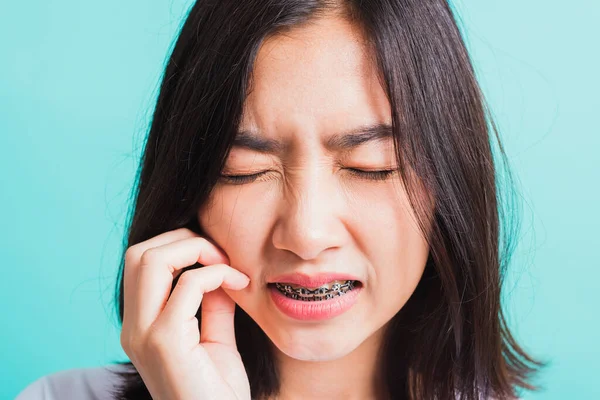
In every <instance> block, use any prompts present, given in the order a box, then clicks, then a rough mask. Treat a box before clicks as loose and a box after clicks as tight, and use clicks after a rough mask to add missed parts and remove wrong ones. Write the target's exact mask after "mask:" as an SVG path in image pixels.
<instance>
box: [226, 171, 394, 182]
mask: <svg viewBox="0 0 600 400" xmlns="http://www.w3.org/2000/svg"><path fill="white" fill-rule="evenodd" d="M345 169H347V170H348V171H350V173H351V174H352V175H354V176H357V177H359V178H362V179H369V180H373V181H383V180H386V179H388V178H389V177H390V176H391V175H392V174H393V173H394V172H396V171H397V170H396V169H386V170H379V171H365V170H362V169H357V168H345ZM268 172H269V171H262V172H258V173H256V174H250V175H224V174H222V175H221V179H222V180H223V181H224V182H226V183H230V184H233V185H243V184H245V183H251V182H254V181H255V180H256V179H257V178H258V177H260V176H262V175H264V174H266V173H268Z"/></svg>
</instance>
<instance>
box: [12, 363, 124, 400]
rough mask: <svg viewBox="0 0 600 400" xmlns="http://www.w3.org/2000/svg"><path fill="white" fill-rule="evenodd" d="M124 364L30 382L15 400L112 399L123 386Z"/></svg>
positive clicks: (60, 374)
mask: <svg viewBox="0 0 600 400" xmlns="http://www.w3.org/2000/svg"><path fill="white" fill-rule="evenodd" d="M125 368H126V367H125V366H124V365H120V364H110V365H105V366H101V367H90V368H74V369H68V370H63V371H58V372H54V373H52V374H49V375H45V376H42V377H40V378H38V379H37V380H35V381H34V382H32V383H30V384H29V385H28V386H27V387H25V389H23V391H21V393H19V395H18V396H17V397H16V399H15V400H59V399H81V400H112V399H113V398H114V397H113V394H114V391H115V389H116V387H117V384H118V383H119V379H118V378H119V377H118V375H117V374H116V372H120V371H125V370H126V369H125Z"/></svg>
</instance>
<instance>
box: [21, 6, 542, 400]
mask: <svg viewBox="0 0 600 400" xmlns="http://www.w3.org/2000/svg"><path fill="white" fill-rule="evenodd" d="M487 117H488V114H487V113H486V110H485V106H484V100H483V97H482V94H481V91H480V89H479V87H478V84H477V81H476V79H475V76H474V73H473V68H472V66H471V63H470V60H469V57H468V53H467V51H466V49H465V46H464V43H463V41H462V39H461V36H460V33H459V30H458V29H457V26H456V23H455V20H454V18H453V14H452V12H451V9H450V7H449V6H448V4H447V3H446V2H445V1H444V0H426V1H423V0H370V1H319V0H308V1H307V0H286V1H282V0H260V1H259V0H252V1H251V0H245V1H243V2H242V1H237V0H226V1H225V0H219V1H216V0H212V1H209V0H202V1H198V2H197V3H196V4H195V5H194V6H193V8H192V9H191V11H190V14H189V16H188V18H187V20H186V22H185V24H184V26H183V28H182V30H181V33H180V36H179V38H178V41H177V43H176V46H175V48H174V49H173V52H172V55H171V58H170V60H169V63H168V66H167V68H166V72H165V75H164V79H163V82H162V86H161V90H160V95H159V98H158V102H157V105H156V110H155V112H154V118H153V121H152V126H151V129H150V132H149V137H148V141H147V144H146V148H145V152H144V155H143V158H142V160H141V164H140V167H141V169H140V170H139V180H138V182H137V187H136V192H135V196H136V197H135V203H134V208H133V213H132V215H131V220H130V229H129V232H128V240H127V250H126V252H124V254H123V258H122V269H121V272H122V273H121V274H120V278H121V279H119V280H118V285H117V298H118V302H119V317H120V319H121V321H122V324H123V327H122V334H121V344H122V346H123V348H124V350H125V352H126V353H127V355H128V356H129V357H130V359H131V363H123V365H121V366H120V367H119V368H114V369H108V368H105V369H102V372H101V370H99V369H93V370H90V371H87V372H89V373H88V374H87V375H85V376H83V377H82V375H81V371H70V372H69V373H63V374H62V375H60V376H58V375H55V376H54V379H53V380H52V381H51V382H46V385H47V386H52V387H54V390H59V389H58V388H60V387H63V388H64V387H66V385H67V384H66V383H65V382H70V385H71V386H70V387H71V389H70V390H73V389H72V388H73V386H72V385H73V384H74V382H75V383H76V382H79V383H81V382H83V381H84V380H86V379H87V382H88V383H90V385H88V386H87V389H83V388H82V389H81V391H80V392H79V393H77V394H75V395H73V396H72V397H73V398H80V399H82V398H86V397H85V396H90V397H89V398H91V394H90V393H89V392H90V391H91V390H96V391H101V392H102V393H100V394H103V395H105V396H106V398H114V399H131V400H133V399H150V398H152V399H160V400H166V399H226V400H227V399H251V398H252V399H268V400H272V399H297V398H304V399H324V398H327V399H329V398H343V399H455V398H461V399H469V400H474V399H490V398H494V399H511V398H514V397H516V396H517V395H518V393H517V389H518V388H526V389H530V390H534V389H536V388H535V387H534V386H533V385H532V384H531V383H530V382H529V381H530V379H531V377H532V375H533V373H535V372H536V370H537V369H538V368H539V367H541V366H543V364H542V363H541V362H538V361H536V360H534V359H532V358H531V357H530V356H529V355H528V354H527V353H526V352H525V351H524V350H523V349H522V348H521V347H520V346H519V345H518V343H516V341H515V340H514V338H513V336H512V335H511V332H510V330H509V328H508V327H507V324H506V321H505V319H504V314H503V311H502V308H501V302H500V300H501V287H502V279H503V273H504V270H505V268H506V266H507V264H508V260H509V256H510V253H511V250H512V246H513V244H514V243H513V242H512V241H511V240H512V238H513V235H514V232H513V231H511V230H510V229H511V228H514V225H510V224H507V225H506V226H503V225H502V222H510V221H505V220H503V219H502V217H505V216H506V215H507V214H506V213H505V211H504V210H503V208H502V205H503V202H502V201H500V200H501V199H500V198H499V197H497V196H498V194H501V193H502V191H501V190H498V189H499V182H498V178H497V176H496V174H497V172H498V171H497V170H496V162H495V160H494V157H493V151H492V144H491V143H493V142H492V141H491V135H490V131H491V130H490V128H489V126H488V124H487V122H488V118H487ZM491 126H492V127H493V124H492V125H491ZM492 131H493V129H492ZM494 132H495V131H494ZM496 139H497V137H496ZM498 144H500V142H499V140H498ZM499 151H500V155H502V156H504V153H503V150H502V146H501V145H500V146H499ZM504 157H505V156H504ZM503 160H505V159H503ZM509 215H510V214H509ZM115 371H116V373H114V374H113V372H115ZM76 373H79V375H77V374H76ZM92 373H93V374H95V375H91V374H92ZM108 377H110V380H107V379H108ZM109 381H110V382H111V383H110V385H112V386H109V385H108V384H107V382H109ZM61 382H63V383H64V384H63V386H61ZM99 382H100V383H99ZM99 384H102V385H105V386H104V388H105V389H98V385H99ZM40 385H41V384H40ZM94 385H95V387H96V389H90V386H92V387H94ZM38 387H41V386H39V385H38ZM30 393H33V389H30ZM69 393H70V394H73V392H72V391H71V392H69ZM29 398H34V397H33V395H31V397H29Z"/></svg>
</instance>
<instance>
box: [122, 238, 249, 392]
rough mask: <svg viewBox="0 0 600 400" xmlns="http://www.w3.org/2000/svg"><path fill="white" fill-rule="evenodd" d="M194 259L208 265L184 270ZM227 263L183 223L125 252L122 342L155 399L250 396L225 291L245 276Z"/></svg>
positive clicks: (240, 283) (231, 305) (242, 283)
mask: <svg viewBox="0 0 600 400" xmlns="http://www.w3.org/2000/svg"><path fill="white" fill-rule="evenodd" d="M196 262H199V263H201V264H203V265H205V266H204V267H202V268H196V269H191V270H188V271H185V272H183V273H182V272H181V269H182V268H185V267H187V266H190V265H193V264H194V263H196ZM228 263H229V259H228V258H227V256H226V255H225V254H223V252H221V251H220V250H219V249H218V248H217V247H216V246H214V245H213V244H211V243H210V242H209V241H208V240H206V239H204V238H202V237H200V236H199V235H197V234H196V233H194V232H192V231H191V230H189V229H186V228H181V229H177V230H174V231H169V232H166V233H163V234H161V235H158V236H155V237H153V238H151V239H149V240H146V241H144V242H141V243H138V244H136V245H134V246H131V247H129V248H128V249H127V252H126V253H125V271H124V282H123V284H124V313H123V328H122V331H121V346H122V347H123V350H124V351H125V353H126V354H127V355H128V356H129V358H130V360H131V362H132V363H133V365H134V366H135V367H136V369H137V371H138V372H139V374H140V376H141V378H142V380H143V381H144V383H145V384H146V387H147V388H148V391H149V392H150V394H151V395H152V398H153V399H154V400H198V399H202V400H204V399H206V400H212V399H215V400H216V399H218V400H229V399H235V400H249V399H250V384H249V382H248V376H247V375H246V371H245V369H244V365H243V363H242V359H241V357H240V354H239V352H238V351H237V346H236V342H235V332H234V327H233V316H234V311H235V303H234V301H233V300H232V299H231V298H230V297H229V296H228V295H227V294H226V293H225V291H224V290H223V288H227V289H231V290H241V289H243V288H245V287H246V286H247V285H248V283H249V281H250V279H249V278H248V277H247V276H246V275H244V274H243V273H241V272H239V271H237V270H236V269H234V268H232V267H230V266H229V265H228ZM178 275H181V276H180V277H179V281H178V282H177V285H176V286H175V288H174V289H173V292H172V293H171V294H170V291H171V288H172V285H173V281H174V279H175V278H176V277H177V276H178ZM169 294H170V297H169ZM202 302H203V304H202V310H201V318H202V325H201V332H199V331H198V319H197V318H196V314H197V312H198V309H199V308H200V304H201V303H202Z"/></svg>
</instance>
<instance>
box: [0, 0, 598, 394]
mask: <svg viewBox="0 0 600 400" xmlns="http://www.w3.org/2000/svg"><path fill="white" fill-rule="evenodd" d="M189 4H191V2H190V1H175V0H173V1H159V0H153V1H151V2H149V1H141V0H130V1H117V0H105V1H102V2H83V1H76V0H62V1H27V2H25V1H10V2H9V1H6V2H3V3H2V5H0V21H1V23H0V49H1V52H0V61H1V62H0V179H1V182H0V183H1V191H0V217H1V221H2V222H1V226H2V229H1V230H0V235H1V237H0V239H1V245H0V256H1V258H2V262H1V265H2V276H3V278H2V279H0V304H1V305H2V311H1V313H2V314H1V318H2V322H3V323H2V328H1V329H0V335H1V340H0V357H1V360H2V371H3V373H2V374H0V376H2V378H1V379H2V380H3V382H2V384H1V385H0V398H2V399H11V398H14V396H16V394H17V393H18V392H19V391H21V390H22V389H23V388H24V387H25V386H26V385H28V384H29V383H31V382H32V381H33V380H35V379H37V378H39V377H41V376H43V375H46V374H49V373H52V372H56V371H59V370H64V369H71V368H80V367H91V366H98V365H103V364H106V363H109V362H111V361H113V360H116V359H121V358H125V357H126V356H125V354H124V353H123V352H122V350H121V348H120V345H119V331H118V329H117V326H118V325H117V319H116V316H115V314H114V311H113V310H114V307H113V304H112V297H111V296H112V293H113V291H112V289H113V286H114V285H113V284H114V279H115V274H116V271H117V262H118V256H119V252H120V243H121V238H122V235H123V229H124V219H125V211H126V200H127V196H128V194H129V190H130V185H131V181H132V178H133V174H134V170H135V167H136V162H137V159H138V157H139V154H140V151H141V149H142V147H141V146H142V144H143V139H144V134H145V133H146V129H147V125H148V123H149V119H150V115H151V109H152V106H153V101H154V99H155V96H156V92H157V87H158V82H159V78H160V74H161V72H162V69H163V64H164V61H165V58H166V55H167V53H168V50H169V48H170V46H171V43H172V40H173V38H174V35H175V33H176V30H177V28H178V26H179V24H180V21H181V18H182V16H183V15H184V13H185V11H186V9H187V7H188V6H189ZM454 4H455V5H456V8H457V9H458V11H459V13H460V15H461V27H462V29H463V30H464V32H465V34H466V35H467V42H468V46H469V49H470V51H471V55H472V57H473V60H474V62H475V65H476V68H477V71H478V74H479V78H480V82H481V84H482V87H483V89H484V92H485V94H486V95H487V98H488V100H489V102H490V105H491V107H492V109H493V111H494V115H495V117H496V121H497V123H498V125H499V128H500V131H501V135H502V137H503V140H504V143H505V145H506V149H507V152H508V154H509V156H510V160H511V163H512V167H513V168H514V171H515V173H516V174H517V177H518V179H519V184H520V190H521V195H522V200H523V202H524V207H523V223H522V226H523V229H522V234H521V237H519V247H518V248H517V253H516V256H515V259H514V262H513V264H512V269H511V275H510V277H511V278H510V282H509V285H507V288H506V292H505V294H506V297H507V303H506V306H507V309H508V310H509V317H510V318H509V319H510V323H511V326H512V327H513V329H514V331H515V333H516V335H517V338H518V339H520V341H521V343H522V344H523V345H524V346H525V348H526V349H528V350H530V351H531V352H532V353H533V354H534V355H536V356H542V357H544V358H550V359H551V361H552V364H551V365H550V367H549V368H548V369H547V370H546V371H545V372H544V373H543V375H542V376H541V379H540V381H539V383H541V384H543V385H544V386H545V387H546V390H545V391H544V392H541V393H537V394H524V396H523V398H524V399H548V400H552V399H556V400H563V399H566V398H569V399H600V389H599V385H598V383H597V375H598V373H599V372H600V368H598V366H597V365H598V364H597V363H598V361H597V360H598V359H599V357H600V351H599V345H598V340H599V339H600V335H599V331H600V323H598V318H595V317H594V315H596V316H598V315H599V314H598V305H599V301H598V299H597V296H598V288H599V287H600V285H599V283H598V282H599V281H600V268H599V267H600V262H599V261H598V258H597V257H596V256H595V254H593V249H595V248H597V247H598V244H597V243H598V239H599V235H598V226H600V218H599V215H598V205H599V204H600V190H599V189H598V182H600V179H599V178H600V173H599V172H600V168H599V166H598V165H599V161H600V157H599V156H598V151H599V150H598V148H599V147H600V135H599V133H600V132H599V130H598V125H597V116H598V113H599V111H598V110H599V107H600V101H598V97H597V96H598V93H600V79H599V78H598V73H599V72H600V55H599V53H600V52H599V48H600V47H599V45H598V40H599V39H600V31H599V29H598V28H596V27H597V26H598V25H597V24H598V21H599V20H600V2H598V1H597V0H587V1H586V0H573V1H569V2H563V1H547V0H546V1H542V0H530V1H527V2H525V1H522V0H502V1H499V0H462V1H456V2H454Z"/></svg>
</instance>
